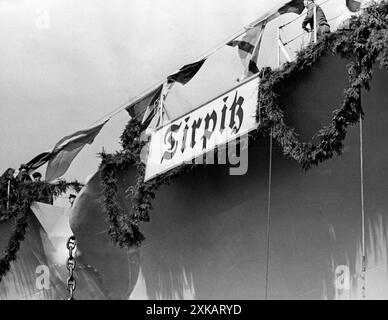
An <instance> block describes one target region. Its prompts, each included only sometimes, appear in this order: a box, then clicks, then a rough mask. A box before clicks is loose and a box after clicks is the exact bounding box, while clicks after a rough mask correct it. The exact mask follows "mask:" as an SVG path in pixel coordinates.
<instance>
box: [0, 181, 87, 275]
mask: <svg viewBox="0 0 388 320" xmlns="http://www.w3.org/2000/svg"><path fill="white" fill-rule="evenodd" d="M10 186H11V188H10V194H9V208H7V202H8V182H7V181H4V180H3V181H2V183H1V184H0V196H1V198H0V199H1V202H0V223H4V222H6V221H8V220H11V219H14V221H15V222H14V227H13V230H12V232H11V235H10V238H9V240H8V243H7V247H6V248H5V249H4V250H3V254H2V255H1V259H0V282H1V280H2V279H3V277H4V276H5V275H6V273H7V272H8V271H9V269H10V266H11V262H12V261H14V260H16V254H17V252H18V251H19V249H20V243H21V242H22V241H23V240H24V236H25V234H26V230H27V227H28V224H27V217H28V213H29V211H30V206H31V204H32V203H33V202H34V201H39V200H41V198H42V195H52V196H54V197H56V196H59V195H60V194H62V193H64V192H66V191H67V190H68V189H69V188H73V189H74V190H75V191H76V192H79V191H80V190H81V187H82V185H81V184H80V183H78V182H77V181H74V182H70V183H67V182H66V181H64V180H59V181H58V182H57V183H55V184H50V183H47V182H33V181H27V182H19V181H18V180H16V179H12V180H11V184H10Z"/></svg>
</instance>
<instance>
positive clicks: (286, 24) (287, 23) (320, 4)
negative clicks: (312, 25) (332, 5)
mask: <svg viewBox="0 0 388 320" xmlns="http://www.w3.org/2000/svg"><path fill="white" fill-rule="evenodd" d="M329 1H331V0H326V1H324V2H322V3H317V4H318V5H319V6H323V5H324V4H325V3H326V2H329ZM305 15H307V11H306V12H305V13H303V14H300V15H299V16H297V17H296V18H294V19H292V20H291V21H288V22H286V23H285V24H283V25H281V26H280V27H279V29H282V28H284V27H285V26H288V25H289V24H291V23H293V22H294V21H296V20H299V19H300V18H302V17H304V16H305Z"/></svg>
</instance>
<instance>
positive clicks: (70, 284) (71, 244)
mask: <svg viewBox="0 0 388 320" xmlns="http://www.w3.org/2000/svg"><path fill="white" fill-rule="evenodd" d="M76 245H77V244H76V241H75V237H74V236H71V237H70V238H69V240H67V244H66V247H67V250H69V257H68V258H67V262H66V267H67V270H69V277H68V278H67V290H68V291H69V294H70V296H69V299H68V300H75V299H74V296H73V295H74V290H75V278H74V275H73V272H74V269H75V265H76V263H75V258H74V255H73V253H74V252H75V248H76Z"/></svg>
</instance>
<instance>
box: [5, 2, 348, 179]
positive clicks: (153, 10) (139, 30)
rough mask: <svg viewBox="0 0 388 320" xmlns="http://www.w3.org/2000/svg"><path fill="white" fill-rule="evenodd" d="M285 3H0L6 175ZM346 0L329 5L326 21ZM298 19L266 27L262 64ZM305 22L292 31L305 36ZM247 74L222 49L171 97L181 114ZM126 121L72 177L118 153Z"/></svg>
mask: <svg viewBox="0 0 388 320" xmlns="http://www.w3.org/2000/svg"><path fill="white" fill-rule="evenodd" d="M322 1H323V0H320V1H318V3H321V2H322ZM279 2H285V1H281V0H279V1H273V0H271V1H269V0H184V1H183V0H83V1H79V0H9V1H7V0H0V39H1V46H0V121H1V125H0V146H1V156H0V174H1V173H2V172H4V171H5V170H6V169H7V168H8V167H13V168H18V167H19V165H20V164H21V163H25V162H28V161H29V160H31V159H32V158H33V157H34V156H36V155H37V154H39V153H41V152H43V151H46V150H48V149H50V148H52V147H53V146H54V145H55V143H56V142H58V140H59V139H61V138H62V137H63V136H65V135H68V134H70V133H73V132H74V131H77V130H79V129H84V128H87V127H88V126H90V125H91V124H92V123H94V122H95V121H96V120H98V119H99V118H100V117H102V116H103V115H105V114H107V113H108V112H110V111H112V110H113V109H115V108H116V107H118V106H119V105H121V104H122V103H124V102H125V101H127V100H129V98H132V97H134V96H136V95H137V94H138V93H140V92H142V91H143V90H145V89H147V88H149V87H151V86H152V85H155V84H156V83H158V82H159V81H160V80H162V79H164V78H165V77H166V76H168V75H169V74H171V73H173V72H175V71H176V70H177V69H179V67H181V66H183V65H184V64H187V63H191V62H194V61H195V59H197V58H198V57H200V56H201V55H202V54H204V53H206V52H207V51H209V49H211V48H213V47H214V46H215V45H217V44H218V43H220V42H221V41H223V40H226V39H227V38H228V37H229V36H231V35H233V34H234V33H235V32H236V31H239V30H240V29H241V28H242V27H243V26H244V25H247V24H249V23H250V22H252V21H253V20H255V19H256V18H258V17H260V16H261V15H262V14H264V13H265V12H266V11H267V10H269V9H271V8H272V7H274V6H275V5H276V3H279ZM344 3H345V0H331V1H330V4H329V5H328V6H323V9H324V10H325V12H326V14H327V16H328V18H329V19H330V18H333V17H335V16H337V15H338V13H339V12H340V11H342V10H343V9H344V8H345V6H344ZM46 14H47V17H48V20H44V21H43V25H42V24H41V21H42V20H41V19H42V17H43V18H44V17H46ZM294 17H297V16H296V15H295V14H287V15H283V16H282V17H280V18H278V19H276V20H275V21H273V22H272V23H270V24H269V25H268V27H267V29H266V32H265V34H264V39H263V42H262V51H261V61H260V64H261V65H271V66H274V65H275V64H276V51H275V50H276V46H275V42H274V41H275V32H276V27H277V26H278V25H280V24H281V23H284V22H286V21H288V20H290V19H293V18H294ZM301 22H302V20H299V21H298V22H296V23H295V24H294V25H293V26H292V27H291V28H289V29H288V30H286V34H285V35H286V36H287V37H288V38H292V37H293V36H294V35H297V34H299V33H300V32H301V28H300V24H301ZM333 22H334V21H333ZM39 26H40V27H39ZM42 26H43V28H42ZM46 26H47V28H45V27H46ZM241 72H242V69H241V63H240V61H239V59H238V56H237V50H236V49H234V48H230V47H226V48H225V49H222V50H221V51H220V52H219V53H217V54H216V55H214V56H212V57H211V58H210V59H209V60H208V61H207V62H206V63H205V65H204V67H203V68H202V69H201V71H200V72H199V73H198V76H197V77H195V78H194V79H193V80H192V81H191V82H190V83H189V84H188V85H187V86H186V87H183V88H180V87H179V85H176V86H175V88H174V90H173V92H171V95H170V96H169V99H170V101H169V100H168V102H169V103H170V105H171V106H173V109H174V116H178V115H180V114H183V113H185V112H187V111H188V110H190V108H193V107H196V106H197V105H198V104H199V103H203V102H205V101H206V100H208V99H209V98H212V97H214V96H216V95H218V94H220V93H222V92H223V91H225V90H226V89H228V88H230V87H231V86H232V85H233V84H234V83H235V82H234V81H235V79H236V78H237V77H238V76H239V75H240V74H241ZM175 112H176V114H175ZM127 121H128V115H127V113H126V112H125V111H124V112H122V113H121V114H119V115H118V116H116V117H114V118H113V119H111V121H110V122H108V124H107V125H106V126H105V127H104V128H103V130H102V131H101V133H100V135H99V136H98V137H97V138H96V140H95V143H94V144H93V145H92V146H86V147H85V148H84V150H82V151H81V153H80V154H79V155H78V157H77V158H76V159H75V160H74V162H73V164H72V166H71V167H70V169H69V171H68V172H67V174H66V175H65V176H64V177H65V178H66V179H69V180H70V179H73V178H77V179H78V180H79V181H83V180H84V178H85V177H86V176H87V175H89V174H90V173H92V172H94V171H95V170H96V169H97V166H98V164H99V162H100V160H99V159H98V158H97V156H96V154H97V153H98V152H100V151H101V150H102V148H103V147H104V148H105V149H106V151H108V152H113V151H115V150H118V149H119V148H120V146H119V136H120V134H121V132H122V131H123V129H124V127H125V124H126V123H127ZM44 170H45V168H42V170H38V171H41V172H42V173H44Z"/></svg>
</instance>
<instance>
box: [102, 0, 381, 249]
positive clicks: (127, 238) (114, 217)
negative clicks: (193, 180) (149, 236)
mask: <svg viewBox="0 0 388 320" xmlns="http://www.w3.org/2000/svg"><path fill="white" fill-rule="evenodd" d="M387 14H388V5H386V4H379V5H378V4H374V5H372V6H371V7H369V8H368V9H366V11H365V12H364V13H363V14H362V15H360V16H358V17H353V18H352V20H351V24H350V25H351V28H350V30H349V31H346V30H342V31H337V32H335V33H332V34H330V35H329V36H327V37H325V38H324V39H322V40H320V41H319V42H318V43H317V44H311V45H309V46H308V47H307V48H305V49H303V50H302V51H300V52H299V53H298V55H297V58H296V60H295V61H293V62H291V63H286V64H284V65H283V66H282V68H280V69H277V70H272V69H270V68H264V69H263V70H261V74H260V85H259V95H258V107H257V112H256V120H257V122H258V123H259V126H258V129H257V130H256V131H254V132H252V133H251V134H250V141H251V142H252V141H254V140H255V139H257V138H258V137H259V136H263V135H265V134H270V135H271V136H272V137H273V138H274V139H275V140H276V141H277V143H278V144H279V145H280V146H281V147H282V149H283V153H284V155H285V156H287V157H289V158H292V159H295V160H296V161H297V162H298V163H299V164H300V165H301V166H302V168H303V169H305V170H307V169H309V168H311V167H312V166H313V165H318V164H319V163H321V162H323V161H325V160H327V159H330V158H332V157H333V156H334V155H335V154H341V151H342V149H343V141H344V139H345V137H346V130H347V128H348V127H349V126H352V125H355V124H356V123H358V121H360V118H361V117H363V115H364V113H363V110H362V107H361V101H360V92H361V89H362V88H364V89H366V90H369V82H370V80H371V78H372V68H373V66H374V64H375V63H376V61H379V62H380V65H381V66H382V67H384V68H385V69H388V45H387V44H388V32H387V26H388V18H387V17H388V16H387ZM327 53H332V54H337V55H340V56H341V57H343V58H348V59H355V60H356V61H354V62H351V63H349V64H348V66H347V67H348V74H349V83H350V84H349V88H347V89H345V92H344V100H343V102H342V105H341V107H340V108H338V109H336V110H334V112H333V118H332V120H331V123H330V124H329V125H328V126H326V127H324V128H322V129H321V130H319V131H318V133H317V135H316V137H317V138H318V141H319V143H318V144H313V143H312V142H300V141H299V140H298V135H297V133H296V132H295V130H294V129H293V128H289V127H288V126H287V125H286V124H285V121H284V115H283V112H282V108H281V106H280V105H279V94H278V93H277V92H278V90H279V87H280V86H281V84H282V83H283V82H284V81H285V80H289V79H292V78H293V77H297V76H298V75H299V74H300V73H301V72H302V71H304V70H306V69H308V68H310V67H311V66H312V65H313V64H314V63H315V62H317V61H318V60H319V59H320V58H321V57H322V56H323V55H324V54H327ZM143 129H144V128H142V127H141V124H140V122H139V121H138V120H136V119H132V120H130V121H129V122H128V124H127V126H126V128H125V130H124V132H123V134H122V136H121V142H122V143H121V144H122V147H123V150H122V151H120V152H117V153H116V154H113V155H112V154H105V153H103V154H101V157H102V162H101V166H100V172H101V178H102V185H103V202H104V208H105V211H106V213H107V215H108V219H109V222H110V229H109V234H110V235H111V238H112V240H113V241H114V242H115V243H117V244H118V245H119V246H120V247H132V246H139V245H140V244H141V242H142V241H143V240H144V236H143V234H142V233H141V232H140V229H139V225H140V223H142V222H147V221H149V219H150V216H149V213H150V211H151V210H152V200H153V199H154V198H155V194H156V192H157V190H158V189H159V188H160V187H161V186H162V185H164V184H168V183H170V182H171V180H172V179H173V178H174V177H177V176H179V175H181V174H183V173H184V172H187V171H189V170H191V169H192V168H193V166H194V165H187V164H185V165H182V166H180V167H177V168H175V169H173V170H171V171H169V172H167V173H164V174H162V175H160V176H158V177H156V178H154V179H152V180H150V181H147V182H144V172H145V166H144V163H143V162H142V161H141V150H142V147H143V146H144V142H142V141H141V139H140V137H141V132H142V131H143ZM133 166H134V167H135V168H136V169H137V178H136V183H135V184H134V185H133V186H130V187H129V188H128V190H127V193H128V197H129V198H130V200H131V203H132V208H131V209H132V214H131V215H130V216H128V215H126V214H125V212H124V210H123V209H122V208H121V207H120V206H119V204H118V202H117V178H116V177H115V174H116V173H118V172H120V171H122V170H127V169H129V168H131V167H133Z"/></svg>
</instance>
